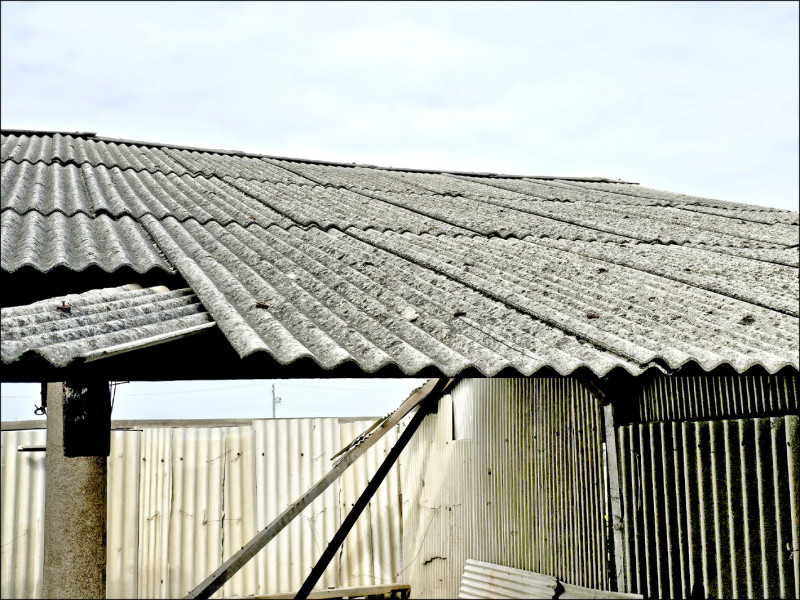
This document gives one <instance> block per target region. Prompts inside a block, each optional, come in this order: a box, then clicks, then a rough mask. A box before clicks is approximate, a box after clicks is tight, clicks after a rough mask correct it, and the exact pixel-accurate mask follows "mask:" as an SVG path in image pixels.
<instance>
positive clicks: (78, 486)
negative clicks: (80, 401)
mask: <svg viewBox="0 0 800 600" xmlns="http://www.w3.org/2000/svg"><path fill="white" fill-rule="evenodd" d="M43 385H46V386H47V390H46V391H47V396H46V398H47V455H46V456H47V458H46V467H45V504H44V589H43V594H44V597H45V598H105V595H106V456H78V457H74V458H68V457H65V456H64V400H65V396H66V394H67V393H70V394H71V395H74V394H76V393H77V394H80V393H82V392H85V391H86V390H81V389H77V390H73V389H70V388H68V387H67V386H66V385H65V384H63V383H48V384H43ZM96 385H98V386H99V385H102V384H96ZM105 388H106V391H107V389H108V384H107V383H106V384H105ZM100 397H101V398H102V390H100ZM109 425H110V413H109ZM69 426H70V425H69V423H68V424H67V427H68V428H69ZM102 435H103V433H102V432H98V437H99V436H102ZM105 435H106V436H108V435H109V432H108V431H107V432H105Z"/></svg>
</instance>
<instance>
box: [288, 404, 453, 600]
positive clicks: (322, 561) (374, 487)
mask: <svg viewBox="0 0 800 600" xmlns="http://www.w3.org/2000/svg"><path fill="white" fill-rule="evenodd" d="M436 401H438V399H437V398H429V399H427V401H426V402H423V403H422V404H420V406H419V408H418V409H417V414H415V415H414V418H413V419H411V421H410V422H409V424H408V425H407V426H406V428H405V429H404V430H403V433H402V434H400V438H399V439H398V440H397V443H396V444H395V445H394V446H393V447H392V449H391V450H390V451H389V454H387V455H386V458H385V459H384V460H383V462H382V463H381V466H380V467H378V470H377V471H376V472H375V475H373V477H372V479H370V481H369V483H368V484H367V487H366V489H365V490H364V493H363V494H361V496H359V498H358V500H356V503H355V504H354V505H353V508H352V509H350V512H349V513H347V516H346V517H345V519H344V521H343V522H342V526H341V527H339V530H338V531H337V532H336V533H335V534H334V536H333V539H331V541H330V543H329V544H328V547H327V548H325V552H323V553H322V556H320V557H319V560H318V561H317V564H316V565H314V568H313V569H311V573H309V575H308V577H306V580H305V582H303V585H302V586H301V587H300V590H299V591H298V592H297V595H296V596H295V598H301V599H303V600H305V599H306V598H308V595H309V594H310V593H311V591H312V590H313V589H314V586H315V585H316V584H317V582H318V581H319V578H320V577H322V574H323V573H324V572H325V569H326V568H327V567H328V564H329V563H330V562H331V560H332V559H333V557H334V556H336V552H337V551H338V550H339V546H341V545H342V544H343V543H344V540H345V538H346V537H347V534H348V533H350V530H351V529H352V528H353V525H355V524H356V521H357V520H358V517H360V516H361V513H362V512H363V511H364V509H365V508H366V507H367V504H369V501H370V500H371V499H372V497H373V496H374V495H375V492H377V491H378V488H379V487H380V485H381V483H383V480H384V479H385V478H386V475H388V474H389V470H390V469H391V468H392V466H393V465H394V463H395V461H397V459H398V458H399V457H400V453H401V452H402V451H403V449H404V448H405V447H406V445H407V444H408V442H409V441H410V440H411V438H412V437H414V433H416V431H417V429H418V428H419V426H420V425H421V424H422V421H423V420H424V419H425V417H426V416H427V415H428V414H429V412H430V410H429V409H430V407H431V405H432V404H433V403H434V402H436Z"/></svg>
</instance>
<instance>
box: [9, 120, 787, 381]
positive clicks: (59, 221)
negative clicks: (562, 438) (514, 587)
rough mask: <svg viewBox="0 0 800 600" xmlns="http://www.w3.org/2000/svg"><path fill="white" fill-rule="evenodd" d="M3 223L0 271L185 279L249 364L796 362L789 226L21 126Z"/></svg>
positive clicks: (536, 189)
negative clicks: (256, 356)
mask: <svg viewBox="0 0 800 600" xmlns="http://www.w3.org/2000/svg"><path fill="white" fill-rule="evenodd" d="M2 229H3V245H2V268H3V269H4V270H5V271H7V272H13V271H16V270H17V269H19V268H20V267H22V266H30V267H32V268H34V269H36V270H39V271H47V270H49V269H52V268H53V267H54V266H57V265H58V266H66V267H68V268H70V269H73V270H81V269H84V268H86V267H87V266H90V265H96V266H100V267H101V268H103V269H104V270H106V271H113V270H115V269H117V268H119V267H120V266H127V267H130V268H133V269H135V270H136V271H138V272H146V271H149V270H152V269H163V270H164V271H167V272H171V271H172V270H173V269H174V270H176V271H177V272H178V273H180V275H181V276H182V277H183V278H184V279H185V281H186V282H187V283H188V285H189V286H190V287H191V290H192V291H193V292H194V293H195V294H197V298H198V299H199V301H200V302H201V303H202V305H203V306H204V307H205V308H206V309H207V310H208V313H209V314H210V317H209V318H210V319H213V320H214V321H216V323H217V325H218V326H219V328H220V330H221V331H222V332H223V333H224V334H225V336H226V337H227V339H228V340H229V341H230V343H231V344H232V346H233V347H234V348H235V349H236V350H237V352H238V353H239V354H240V355H241V356H243V357H244V356H247V355H250V354H252V353H254V352H267V353H269V354H270V355H271V356H273V357H274V358H275V359H276V360H277V361H279V362H280V363H282V364H288V363H291V362H294V361H296V360H298V359H300V358H303V357H310V358H312V359H314V360H315V361H316V362H317V363H318V364H320V365H321V366H323V367H324V368H326V369H333V368H335V367H337V366H338V365H341V364H342V363H344V362H347V361H354V362H355V363H357V364H358V365H359V366H360V367H361V369H363V370H364V371H366V372H374V371H376V370H378V369H380V368H381V367H384V366H387V365H397V366H398V367H399V368H400V369H401V370H402V371H404V372H405V373H407V374H414V373H417V372H418V371H419V370H420V369H422V368H425V367H436V368H438V369H439V370H440V371H441V372H442V373H444V374H446V375H455V374H457V373H459V372H461V371H463V370H465V369H467V368H477V369H478V370H479V371H481V372H482V373H484V374H485V375H494V374H497V373H498V372H500V371H501V370H503V369H505V368H512V369H516V370H517V371H519V372H520V373H522V374H524V375H529V374H532V373H535V372H536V371H538V370H540V369H542V368H544V367H550V368H553V369H555V370H556V371H558V372H559V373H562V374H568V373H571V372H572V371H574V370H575V369H576V368H579V367H582V366H586V367H589V368H590V369H591V370H592V371H594V372H595V373H596V374H598V375H603V374H605V373H607V372H608V371H609V370H611V369H612V368H614V367H622V368H625V369H626V370H628V371H629V372H631V373H639V372H641V371H642V370H643V369H646V368H647V367H649V366H653V365H658V366H660V367H667V368H671V369H676V368H679V367H681V366H682V365H684V364H686V363H691V362H694V363H697V364H699V365H700V366H701V367H702V368H703V369H706V370H711V369H714V368H715V367H717V366H720V365H730V366H732V367H733V368H734V369H736V370H737V371H739V372H742V371H745V370H747V369H748V368H750V367H752V366H755V365H761V366H763V367H764V368H765V369H767V371H769V372H775V371H777V370H779V369H781V368H783V367H785V366H791V367H794V368H798V299H799V298H800V291H799V289H798V214H797V213H796V212H792V211H785V210H778V209H771V208H765V207H761V206H751V205H743V204H732V203H728V202H723V201H718V200H709V199H705V198H699V197H694V196H685V195H682V194H674V193H670V192H664V191H660V190H653V189H650V188H646V187H641V186H638V185H633V184H626V183H620V182H617V181H612V180H604V179H601V178H570V179H557V178H537V177H519V176H497V175H488V174H453V173H445V172H434V171H431V172H422V171H419V170H416V171H414V170H405V171H404V170H400V169H381V168H378V167H369V166H359V165H353V166H347V165H341V164H333V163H322V162H316V163H315V162H309V161H304V160H292V159H285V158H275V157H265V156H258V155H245V154H244V153H236V152H226V151H203V150H198V149H187V148H180V147H175V146H168V145H158V144H147V143H139V142H126V141H123V140H110V139H107V138H102V139H101V138H97V137H95V136H93V135H91V134H76V135H69V134H60V133H55V134H48V133H41V134H34V133H31V132H17V131H14V132H12V131H8V132H4V133H3V137H2ZM3 319H4V320H5V319H6V313H5V312H4V313H3ZM4 328H5V325H4ZM4 331H5V329H4ZM3 356H4V360H5V356H6V350H5V341H4V342H3Z"/></svg>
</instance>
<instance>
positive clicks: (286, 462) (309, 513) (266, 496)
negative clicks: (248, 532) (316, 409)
mask: <svg viewBox="0 0 800 600" xmlns="http://www.w3.org/2000/svg"><path fill="white" fill-rule="evenodd" d="M254 427H255V438H256V439H255V446H256V458H257V459H258V460H257V463H256V488H257V490H258V492H257V493H258V503H257V511H256V513H257V514H256V516H257V520H258V530H259V531H260V530H261V529H263V528H264V527H266V526H267V525H268V524H269V523H270V522H271V521H272V520H273V519H274V518H275V517H277V516H278V515H279V514H280V513H281V512H282V511H283V510H285V509H286V508H288V507H289V505H290V504H291V503H293V502H294V501H295V500H297V499H298V498H299V497H300V496H301V495H302V494H303V493H305V492H306V491H307V490H308V489H309V488H310V487H311V486H312V485H313V484H315V483H316V482H317V481H319V480H320V479H321V478H322V477H323V476H324V475H325V474H326V473H327V472H328V471H329V470H330V468H331V463H330V458H331V457H332V456H333V455H334V454H336V453H337V452H338V451H339V450H340V449H341V448H342V446H343V445H344V444H343V442H342V440H341V438H340V435H339V420H338V419H335V418H328V419H276V420H260V421H255V422H254ZM347 441H348V442H349V441H350V440H347ZM338 489H339V488H338V485H332V486H331V487H329V488H328V489H327V490H326V491H325V492H324V493H323V494H321V495H320V496H319V497H318V498H317V499H316V500H314V501H313V502H312V503H311V505H310V506H308V507H307V508H306V509H305V510H304V511H303V512H302V513H301V514H300V515H299V516H298V517H297V518H296V519H294V521H292V522H291V523H290V524H289V525H288V526H287V527H286V528H285V529H284V530H283V531H281V533H279V534H278V535H277V536H276V537H275V539H273V540H272V541H271V542H270V543H269V544H268V545H267V547H266V548H264V549H263V550H261V552H259V554H258V555H257V556H256V557H255V558H254V559H253V560H254V561H257V563H258V587H257V591H256V593H258V594H273V593H280V592H293V591H297V590H298V589H299V588H300V586H301V585H302V584H303V581H304V580H305V578H306V576H307V575H308V574H309V573H310V571H311V569H312V567H313V566H314V564H315V563H316V561H317V559H318V558H319V556H320V555H321V554H322V552H323V551H324V549H325V546H326V544H327V540H329V539H331V538H332V537H333V535H334V533H335V532H336V529H337V528H338V526H339V522H340V521H339V518H338V505H339V497H338ZM338 583H339V582H338V577H337V571H336V570H335V568H334V566H333V565H332V566H331V567H329V568H328V569H327V570H326V572H325V573H324V574H323V576H322V578H321V579H320V582H319V586H320V587H327V586H337V585H338Z"/></svg>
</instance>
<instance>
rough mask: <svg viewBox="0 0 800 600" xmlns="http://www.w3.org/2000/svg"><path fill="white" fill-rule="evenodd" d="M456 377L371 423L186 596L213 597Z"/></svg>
mask: <svg viewBox="0 0 800 600" xmlns="http://www.w3.org/2000/svg"><path fill="white" fill-rule="evenodd" d="M453 381H454V380H453V379H450V380H446V379H429V380H428V381H427V382H426V383H425V384H424V385H423V386H422V387H420V388H418V389H416V390H415V391H414V392H412V393H411V395H410V396H409V397H408V398H407V399H406V400H405V401H404V402H403V403H402V404H401V405H400V406H399V407H398V408H397V410H396V411H394V413H392V414H391V415H389V417H386V418H384V419H379V420H378V423H380V425H378V424H377V423H376V424H375V425H373V426H372V427H370V429H369V430H368V431H371V433H370V435H368V436H367V437H366V438H365V439H363V441H361V443H360V444H358V445H356V446H353V447H352V448H349V447H348V449H346V451H345V452H344V455H343V456H342V457H341V458H340V459H339V461H338V462H337V463H336V464H335V465H334V466H333V468H332V469H331V470H330V471H328V473H327V474H326V475H325V476H324V477H323V478H322V479H320V480H319V481H318V482H317V483H315V484H314V485H313V486H312V487H311V488H310V489H309V490H308V491H307V492H306V493H305V494H303V495H302V496H301V497H300V498H299V499H298V500H296V501H295V502H294V503H293V504H292V505H291V506H289V508H287V509H286V510H284V511H283V512H282V513H281V514H280V515H278V516H277V517H276V518H275V519H274V520H273V521H272V522H271V523H270V524H269V525H267V526H266V527H265V528H264V529H262V530H261V531H259V532H258V533H257V534H256V536H255V537H254V538H253V539H252V540H250V541H249V542H247V543H246V544H245V545H244V546H242V549H241V550H239V551H238V552H236V553H235V554H234V555H233V556H231V557H230V558H229V559H228V560H226V561H225V562H224V563H223V565H222V566H221V567H219V568H218V569H216V570H215V571H214V572H213V573H211V575H209V576H208V577H207V578H206V579H204V580H203V582H202V583H200V584H199V585H198V586H197V587H196V588H194V589H193V590H192V591H191V592H189V593H188V594H187V595H186V596H184V598H186V599H189V598H209V597H210V596H211V595H212V594H213V593H214V592H216V591H217V590H218V589H219V588H221V587H222V586H223V585H224V584H225V582H226V581H228V580H229V579H230V578H231V577H233V576H234V575H235V574H236V573H237V572H238V571H239V569H241V568H242V567H243V566H244V565H245V564H247V562H248V561H249V560H250V559H251V558H253V557H254V556H255V555H256V554H258V552H259V551H260V550H261V549H262V548H263V547H264V546H266V545H267V544H268V543H269V542H270V540H272V539H273V538H274V537H275V536H276V535H278V534H279V533H280V532H281V531H282V530H283V529H284V528H285V527H286V526H287V525H288V524H289V523H291V522H292V520H294V518H295V517H297V515H299V514H300V513H301V512H303V510H304V509H305V508H306V507H307V506H308V505H309V504H311V503H312V502H313V501H314V499H315V498H317V496H319V495H320V494H321V493H322V492H324V491H325V490H326V489H327V488H328V487H329V486H330V485H331V484H332V483H333V482H334V481H336V480H337V479H338V478H339V477H340V476H341V475H342V473H344V472H345V471H346V470H347V468H348V467H349V466H350V465H351V464H353V463H354V462H355V461H356V459H357V458H358V457H359V456H361V455H362V454H364V453H365V452H366V451H367V450H369V448H370V447H372V446H373V445H374V444H375V443H376V442H377V441H378V440H379V439H380V438H381V437H383V436H384V435H385V434H386V433H387V432H388V431H389V430H391V428H392V427H394V426H395V425H397V424H398V423H399V422H400V421H401V420H402V419H403V417H405V416H406V415H407V414H408V413H409V412H411V411H412V410H413V409H414V408H415V407H416V406H417V405H418V404H420V403H421V402H422V401H423V400H425V399H426V398H428V396H434V397H435V396H436V395H438V394H440V393H441V392H443V391H444V390H445V389H447V388H449V387H450V385H451V384H452V383H453ZM376 425H377V426H376Z"/></svg>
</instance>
